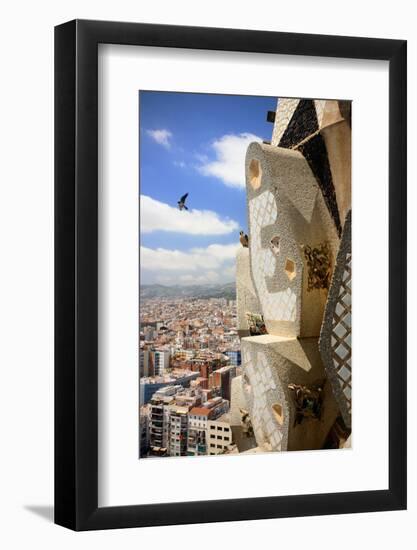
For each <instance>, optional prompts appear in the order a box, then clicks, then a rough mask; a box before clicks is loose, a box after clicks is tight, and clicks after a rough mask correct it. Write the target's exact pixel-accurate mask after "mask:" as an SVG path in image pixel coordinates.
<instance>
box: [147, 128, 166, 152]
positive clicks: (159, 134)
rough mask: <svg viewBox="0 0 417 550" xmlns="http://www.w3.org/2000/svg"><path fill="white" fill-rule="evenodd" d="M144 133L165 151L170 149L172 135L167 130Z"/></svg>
mask: <svg viewBox="0 0 417 550" xmlns="http://www.w3.org/2000/svg"><path fill="white" fill-rule="evenodd" d="M146 133H147V134H148V136H150V137H151V138H152V139H153V140H154V141H156V143H159V145H162V146H163V147H165V148H166V149H170V148H171V138H172V133H171V132H170V131H169V130H166V129H165V128H162V129H160V130H146Z"/></svg>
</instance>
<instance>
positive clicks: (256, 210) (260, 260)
mask: <svg viewBox="0 0 417 550" xmlns="http://www.w3.org/2000/svg"><path fill="white" fill-rule="evenodd" d="M249 218H250V236H251V237H250V241H249V242H250V253H251V258H252V275H253V279H254V283H255V286H256V289H257V291H258V296H259V301H260V302H261V306H262V311H263V315H264V318H265V319H270V320H272V319H273V320H279V321H295V318H296V300H297V297H296V294H295V293H294V292H293V291H292V290H291V289H290V288H289V287H288V288H286V289H285V290H281V291H278V292H275V293H270V292H269V291H268V288H267V284H266V277H272V275H273V274H274V273H275V262H276V258H275V256H274V254H273V252H272V251H271V249H270V248H269V246H268V247H267V248H263V247H262V241H261V230H262V228H263V227H265V226H268V225H271V224H273V223H275V222H276V219H277V206H276V202H275V197H274V195H273V194H272V193H271V192H270V191H264V192H263V193H262V194H260V195H258V196H257V197H254V198H253V199H251V200H250V202H249Z"/></svg>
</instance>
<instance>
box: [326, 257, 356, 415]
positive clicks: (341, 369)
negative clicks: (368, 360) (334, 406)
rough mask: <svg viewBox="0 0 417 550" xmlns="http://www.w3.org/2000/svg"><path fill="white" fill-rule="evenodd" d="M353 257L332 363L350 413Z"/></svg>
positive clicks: (333, 340)
mask: <svg viewBox="0 0 417 550" xmlns="http://www.w3.org/2000/svg"><path fill="white" fill-rule="evenodd" d="M351 280H352V255H351V254H347V255H346V264H345V270H344V273H343V276H342V284H341V285H340V289H339V296H338V299H337V304H336V308H335V314H334V316H333V324H332V334H331V347H332V361H333V366H334V368H335V370H336V374H337V379H338V382H339V384H340V388H341V390H342V392H343V395H344V396H345V399H346V404H347V409H348V411H349V413H350V412H351V409H352V361H351V359H352V346H351V334H352V321H351V319H352V316H351Z"/></svg>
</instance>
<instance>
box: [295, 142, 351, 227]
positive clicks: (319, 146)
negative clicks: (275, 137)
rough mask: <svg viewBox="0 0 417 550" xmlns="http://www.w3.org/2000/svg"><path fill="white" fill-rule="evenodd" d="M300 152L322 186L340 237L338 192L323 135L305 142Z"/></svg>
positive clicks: (299, 148)
mask: <svg viewBox="0 0 417 550" xmlns="http://www.w3.org/2000/svg"><path fill="white" fill-rule="evenodd" d="M298 150H299V151H301V153H303V155H304V157H305V159H306V160H307V162H308V164H309V165H310V168H311V171H312V172H313V174H314V177H315V178H316V180H317V183H318V184H319V186H320V189H321V192H322V194H323V197H324V200H325V202H326V206H327V208H328V210H329V212H330V214H331V216H332V218H333V221H334V223H335V226H336V229H337V231H338V233H339V235H340V233H341V231H342V226H341V223H340V216H339V208H338V206H337V200H336V191H335V188H334V184H333V177H332V172H331V170H330V163H329V157H328V154H327V149H326V144H325V143H324V139H323V137H322V136H321V134H316V135H315V136H313V137H312V138H311V139H308V140H307V141H306V142H304V143H303V144H302V145H300V147H298Z"/></svg>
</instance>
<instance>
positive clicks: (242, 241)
mask: <svg viewBox="0 0 417 550" xmlns="http://www.w3.org/2000/svg"><path fill="white" fill-rule="evenodd" d="M239 235H240V238H239V240H240V244H241V245H242V246H243V247H244V248H248V247H249V238H248V236H247V235H246V233H243V231H241V232H240V233H239Z"/></svg>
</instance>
